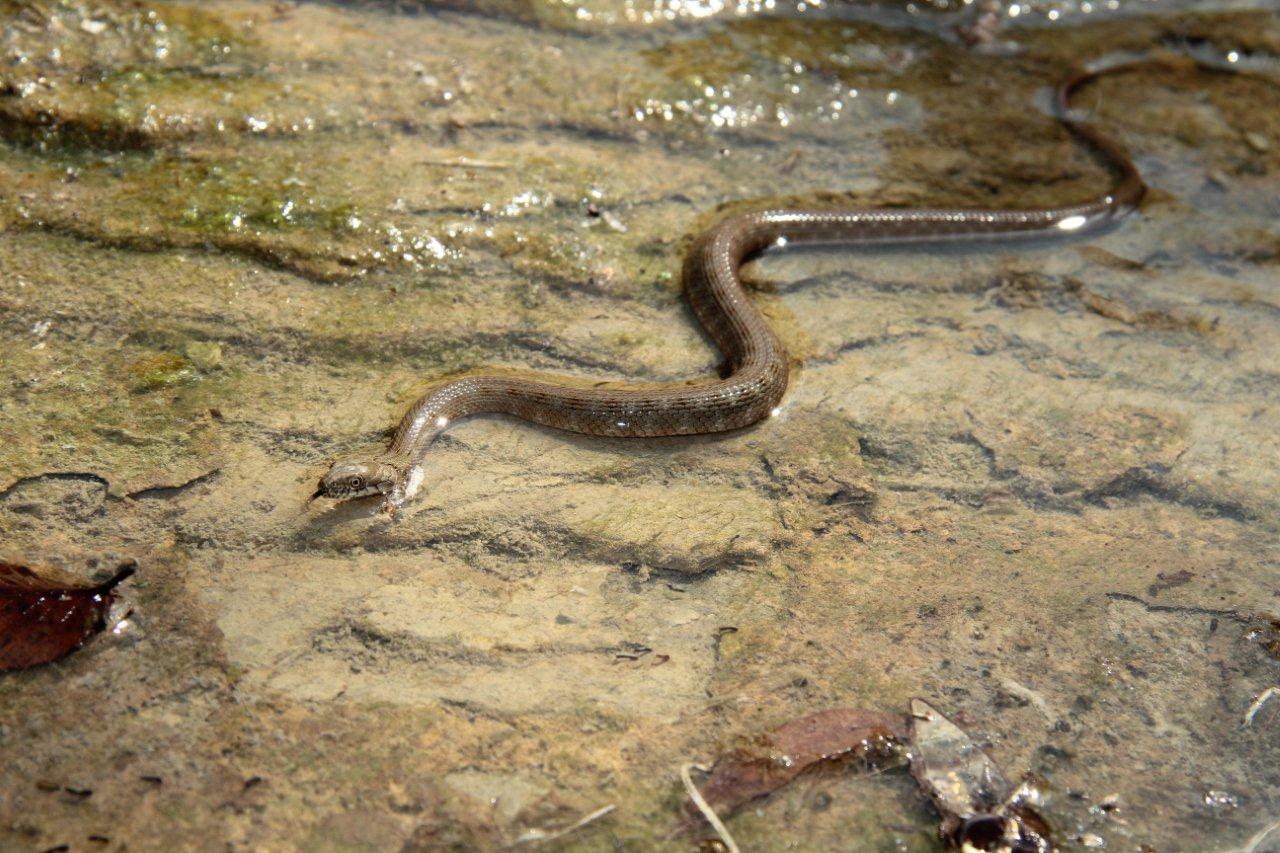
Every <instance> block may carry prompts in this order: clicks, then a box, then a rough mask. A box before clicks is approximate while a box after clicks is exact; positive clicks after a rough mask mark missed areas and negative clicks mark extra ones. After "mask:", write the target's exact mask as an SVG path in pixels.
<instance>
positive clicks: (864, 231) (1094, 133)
mask: <svg viewBox="0 0 1280 853" xmlns="http://www.w3.org/2000/svg"><path fill="white" fill-rule="evenodd" d="M1149 62H1150V60H1144V61H1142V62H1141V63H1140V62H1129V63H1124V64H1121V65H1112V66H1110V67H1106V68H1101V69H1095V70H1090V71H1085V72H1082V73H1079V74H1076V75H1075V76H1073V77H1071V78H1069V79H1067V80H1066V81H1064V82H1063V83H1062V84H1061V85H1060V86H1059V87H1058V89H1057V98H1056V111H1057V115H1058V118H1059V120H1060V121H1061V122H1062V123H1063V124H1064V125H1065V126H1066V127H1067V128H1068V129H1070V130H1071V132H1072V133H1074V134H1075V135H1076V136H1077V137H1079V138H1080V139H1082V140H1083V141H1084V142H1086V143H1088V144H1089V145H1090V146H1092V147H1093V148H1094V149H1095V150H1096V151H1097V152H1098V153H1100V154H1102V155H1103V156H1104V157H1105V158H1106V159H1107V160H1108V161H1109V162H1110V164H1111V166H1112V167H1113V168H1114V169H1115V171H1116V172H1117V174H1118V176H1119V179H1118V181H1117V182H1116V183H1115V185H1114V186H1113V187H1112V188H1111V190H1110V191H1109V192H1107V193H1106V194H1105V195H1103V196H1101V197H1100V198H1096V199H1093V200H1091V201H1086V202H1082V203H1079V204H1071V205H1066V206H1062V207H1043V208H1034V209H1027V210H973V209H945V208H932V209H880V210H875V209H871V210H837V211H823V210H795V209H779V210H764V211H761V212H759V213H749V214H745V215H741V216H734V217H732V218H729V219H726V220H724V221H722V222H720V223H719V224H718V225H716V226H715V227H713V228H712V229H711V230H709V231H708V232H706V233H705V234H703V235H702V236H701V237H700V238H699V239H698V240H697V242H695V243H694V245H693V247H692V248H691V249H690V250H689V253H688V255H686V257H685V262H684V270H683V283H684V293H685V297H686V298H687V299H688V300H689V304H690V305H691V306H692V308H693V310H694V313H695V314H697V315H698V320H699V322H701V323H702V325H703V327H704V328H705V329H706V330H707V332H708V333H709V334H710V335H711V337H712V338H714V339H715V342H716V343H717V344H718V345H719V347H720V349H721V351H722V352H723V353H724V356H725V361H726V372H725V376H724V378H722V379H716V380H711V379H708V380H704V381H698V382H689V383H669V384H663V385H653V386H634V387H631V388H580V387H574V386H572V385H569V384H564V383H559V382H557V381H556V380H555V379H546V380H537V379H526V378H521V377H508V376H503V375H500V374H497V373H479V374H473V375H468V376H465V377H463V378H460V379H455V380H453V381H449V382H446V383H444V384H442V385H440V386H438V387H436V388H435V389H433V390H432V391H430V392H428V393H427V394H425V395H424V396H423V397H422V398H421V399H419V400H418V401H417V402H416V403H415V404H414V405H413V407H412V408H411V409H409V411H408V412H407V413H406V414H405V416H404V418H403V419H402V420H401V421H400V426H399V427H398V428H397V429H396V433H395V437H394V438H393V439H392V440H391V444H390V446H388V447H387V449H386V450H385V451H383V452H382V453H380V454H379V455H377V456H374V457H373V458H367V459H351V460H343V461H339V462H335V463H334V464H333V466H332V467H331V468H330V469H329V471H328V472H327V473H326V474H325V475H324V477H323V478H322V479H321V480H320V484H319V486H318V488H317V489H316V492H315V494H313V495H312V496H311V497H312V499H314V498H317V497H329V498H334V499H336V500H347V499H351V498H361V497H368V496H372V495H380V496H382V497H383V499H384V503H383V508H384V509H385V510H387V511H391V512H393V511H394V510H395V509H396V508H397V507H398V506H399V505H400V504H401V503H403V502H404V501H405V500H406V498H408V497H410V496H411V494H412V492H413V491H414V490H415V488H414V485H413V479H414V478H412V477H411V474H412V472H414V471H415V470H416V469H417V466H418V465H419V463H420V461H421V459H422V457H423V455H424V453H425V452H426V450H427V448H428V447H429V446H430V444H431V443H432V441H434V440H435V438H436V437H437V436H438V435H439V434H440V433H441V432H442V431H443V430H444V429H445V428H446V427H448V426H449V425H450V424H452V423H453V422H455V421H457V420H459V419H460V418H465V417H467V416H469V415H475V414H479V413H482V412H497V413H501V414H505V415H512V416H514V417H517V418H522V419H524V420H527V421H533V422H534V423H538V424H543V425H545V426H550V427H556V428H557V429H563V430H569V431H571V432H579V433H586V434H588V435H608V436H659V435H700V434H703V433H713V432H722V431H725V430H733V429H739V428H741V427H745V426H749V425H751V424H754V423H756V422H757V421H760V420H763V419H764V418H766V417H768V416H769V414H770V413H771V412H773V411H774V410H775V407H776V406H777V405H778V401H779V400H781V399H782V395H783V392H784V391H786V388H787V367H788V365H787V353H786V351H785V350H784V349H783V348H782V344H781V343H779V342H778V338H777V336H775V335H774V333H773V331H772V330H771V329H770V328H769V326H768V324H767V323H766V322H765V321H764V318H763V317H761V316H760V313H759V312H758V311H757V310H756V309H755V308H754V307H752V305H751V302H750V300H748V299H747V296H746V293H745V292H744V291H743V288H742V282H741V280H740V279H739V277H738V270H739V268H740V267H741V266H742V264H743V262H744V261H745V260H747V259H748V258H750V257H751V256H753V255H755V254H757V253H759V252H761V251H763V250H764V249H767V248H769V247H771V246H775V245H783V244H787V245H790V244H795V243H851V244H862V243H899V242H912V241H915V242H933V241H941V240H960V239H984V238H992V237H1023V236H1025V237H1047V236H1054V235H1065V234H1081V233H1084V232H1087V231H1092V230H1095V229H1098V228H1101V227H1104V226H1106V225H1108V224H1110V223H1112V222H1115V221H1116V220H1118V219H1119V218H1121V217H1123V216H1124V215H1125V214H1127V213H1128V212H1130V211H1131V210H1133V209H1134V208H1135V207H1136V206H1137V205H1138V203H1139V202H1140V201H1141V199H1142V196H1143V194H1144V192H1145V191H1146V187H1145V186H1144V185H1143V183H1142V179H1141V177H1140V176H1139V174H1138V170H1137V168H1136V167H1135V166H1134V165H1133V162H1132V161H1131V160H1130V159H1129V155H1128V154H1127V153H1126V152H1125V150H1124V148H1123V147H1121V146H1120V145H1119V143H1117V142H1115V141H1114V140H1112V139H1110V138H1108V137H1106V136H1104V135H1103V134H1102V133H1101V132H1100V131H1098V130H1097V129H1096V128H1094V127H1092V126H1091V125H1089V124H1086V123H1084V122H1082V121H1078V120H1075V119H1073V118H1072V117H1071V115H1070V113H1069V111H1068V106H1069V102H1070V99H1071V95H1072V93H1073V92H1075V91H1076V90H1077V89H1079V88H1080V87H1082V86H1084V85H1085V84H1087V83H1088V82H1090V81H1091V80H1093V79H1094V78H1096V77H1098V76H1100V75H1101V74H1104V73H1112V72H1115V71H1118V70H1124V69H1128V68H1132V67H1134V66H1135V65H1138V64H1147V63H1149Z"/></svg>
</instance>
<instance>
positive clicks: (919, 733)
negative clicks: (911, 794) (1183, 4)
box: [911, 699, 1053, 853]
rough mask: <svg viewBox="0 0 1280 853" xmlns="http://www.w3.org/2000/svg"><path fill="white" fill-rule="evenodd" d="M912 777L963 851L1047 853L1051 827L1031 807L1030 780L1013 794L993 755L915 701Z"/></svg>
mask: <svg viewBox="0 0 1280 853" xmlns="http://www.w3.org/2000/svg"><path fill="white" fill-rule="evenodd" d="M911 774H912V775H913V776H914V777H915V779H916V782H917V783H918V784H919V785H920V788H921V789H922V790H923V791H924V792H925V793H927V794H928V795H929V798H930V799H931V800H933V804H934V806H935V807H936V808H937V809H938V812H939V814H941V815H942V825H941V832H942V835H943V837H944V838H947V839H948V840H949V841H950V842H951V843H952V844H953V845H954V846H956V847H958V848H960V849H962V850H977V851H1000V852H1001V853H1047V851H1050V850H1052V849H1053V845H1052V842H1051V841H1050V836H1049V827H1048V825H1047V824H1046V823H1045V822H1044V819H1043V818H1042V817H1040V815H1039V813H1037V812H1036V811H1035V809H1034V808H1033V807H1032V806H1033V804H1034V803H1035V802H1036V801H1037V800H1038V797H1039V793H1038V790H1037V789H1036V787H1035V786H1034V785H1032V784H1031V782H1030V781H1026V782H1024V783H1023V784H1022V785H1019V786H1018V787H1017V788H1015V789H1013V790H1012V791H1011V790H1010V786H1009V783H1008V782H1007V781H1005V777H1004V774H1003V773H1002V772H1001V771H1000V768H999V767H998V766H997V765H996V763H995V762H994V761H992V760H991V757H990V756H989V755H987V754H986V753H985V752H984V751H983V750H982V749H981V748H980V747H979V746H978V745H977V744H976V743H974V741H973V739H972V738H970V737H969V736H968V735H967V734H965V733H964V731H963V730H962V729H961V728H960V727H959V726H957V725H956V724H955V723H953V722H951V721H950V720H948V719H947V718H946V717H944V716H943V715H942V713H941V712H939V711H938V710H937V709H936V708H934V707H933V706H931V705H929V703H927V702H925V701H923V700H921V699H912V700H911Z"/></svg>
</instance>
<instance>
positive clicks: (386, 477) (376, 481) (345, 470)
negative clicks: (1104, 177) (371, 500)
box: [307, 461, 399, 503]
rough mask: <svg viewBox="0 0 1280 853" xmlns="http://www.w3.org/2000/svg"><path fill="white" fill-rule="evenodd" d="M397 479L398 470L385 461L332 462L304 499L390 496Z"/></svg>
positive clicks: (308, 501)
mask: <svg viewBox="0 0 1280 853" xmlns="http://www.w3.org/2000/svg"><path fill="white" fill-rule="evenodd" d="M397 482H399V473H398V472H397V471H396V469H395V468H393V467H391V466H390V465H388V464H386V463H385V462H355V461H340V462H335V463H333V466H332V467H330V468H329V470H328V472H327V473H326V474H325V475H324V476H323V477H321V478H320V484H319V485H318V486H317V487H316V491H315V494H313V495H312V496H311V497H310V498H308V499H307V503H310V502H311V501H313V500H315V499H316V498H332V499H333V500H336V501H349V500H352V499H354V498H366V497H370V496H372V495H390V494H392V493H393V492H394V491H395V488H396V483H397Z"/></svg>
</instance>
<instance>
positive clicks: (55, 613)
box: [0, 560, 137, 672]
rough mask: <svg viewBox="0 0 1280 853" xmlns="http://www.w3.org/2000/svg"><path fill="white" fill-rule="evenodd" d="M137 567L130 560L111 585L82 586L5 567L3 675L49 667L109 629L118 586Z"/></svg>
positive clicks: (0, 638) (1, 567)
mask: <svg viewBox="0 0 1280 853" xmlns="http://www.w3.org/2000/svg"><path fill="white" fill-rule="evenodd" d="M136 568H137V563H135V562H134V561H132V560H129V561H126V562H123V563H121V564H120V566H119V568H117V569H116V573H115V575H114V576H113V577H112V578H111V579H110V580H108V581H106V582H105V583H102V584H99V585H97V586H91V587H77V586H75V585H73V584H68V583H60V582H57V581H54V580H50V579H48V578H45V577H41V576H40V575H38V574H36V573H35V572H33V571H32V570H31V569H29V568H27V567H26V566H18V565H14V564H12V563H4V562H0V672H7V671H9V670H15V669H28V668H30V667H33V666H39V665H41V664H45V663H49V662H50V661H55V660H57V659H58V658H60V657H62V656H63V655H66V654H69V653H70V652H72V651H74V650H75V649H77V648H79V647H80V646H81V645H83V644H84V643H85V641H86V640H88V639H89V638H90V637H92V636H93V635H94V634H96V633H98V632H99V631H101V630H102V629H103V628H104V627H106V622H107V611H108V610H109V609H110V607H111V604H112V602H113V601H115V598H116V593H115V592H114V590H115V587H116V586H117V585H118V584H119V583H120V582H121V581H123V580H124V579H125V578H127V577H129V576H130V575H132V574H133V572H134V570H135V569H136Z"/></svg>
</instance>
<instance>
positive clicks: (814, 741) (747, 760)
mask: <svg viewBox="0 0 1280 853" xmlns="http://www.w3.org/2000/svg"><path fill="white" fill-rule="evenodd" d="M906 735H907V727H906V721H905V719H904V718H903V717H902V715H900V714H886V713H883V712H881V711H868V710H863V709H860V708H833V709H831V710H828V711H819V712H817V713H815V714H809V715H807V716H804V717H800V718H798V719H795V720H791V721H790V722H787V723H784V724H783V725H781V726H779V727H778V728H776V729H774V730H773V731H771V732H768V733H766V734H764V735H763V736H761V737H760V739H759V741H758V747H757V746H755V745H753V747H752V748H750V749H737V750H734V751H733V752H730V753H728V754H727V755H724V756H722V757H721V758H720V759H719V760H718V761H716V763H715V766H714V767H713V768H712V769H711V777H710V778H709V779H708V780H707V781H706V784H704V785H702V786H701V787H700V791H701V793H702V796H703V798H704V799H705V800H706V801H707V804H708V805H709V806H710V807H711V808H712V809H713V810H714V811H715V812H716V813H717V814H718V815H720V816H721V817H726V816H728V815H730V814H732V813H733V811H734V810H735V809H737V808H739V807H741V806H742V805H743V804H745V803H747V802H750V801H751V800H754V799H756V798H757V797H763V796H765V795H766V794H769V793H771V792H773V791H776V790H777V789H778V788H781V787H782V786H783V785H785V784H787V783H788V782H790V781H791V780H792V779H794V778H796V777H797V776H799V775H800V774H801V773H803V772H804V771H805V770H807V769H809V768H810V767H812V766H814V765H816V764H819V763H821V762H833V761H841V760H846V759H854V760H863V761H868V762H871V763H874V764H881V763H885V762H887V761H889V760H891V759H893V758H896V757H897V756H898V755H899V747H900V745H901V744H902V743H904V742H905V739H906Z"/></svg>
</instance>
